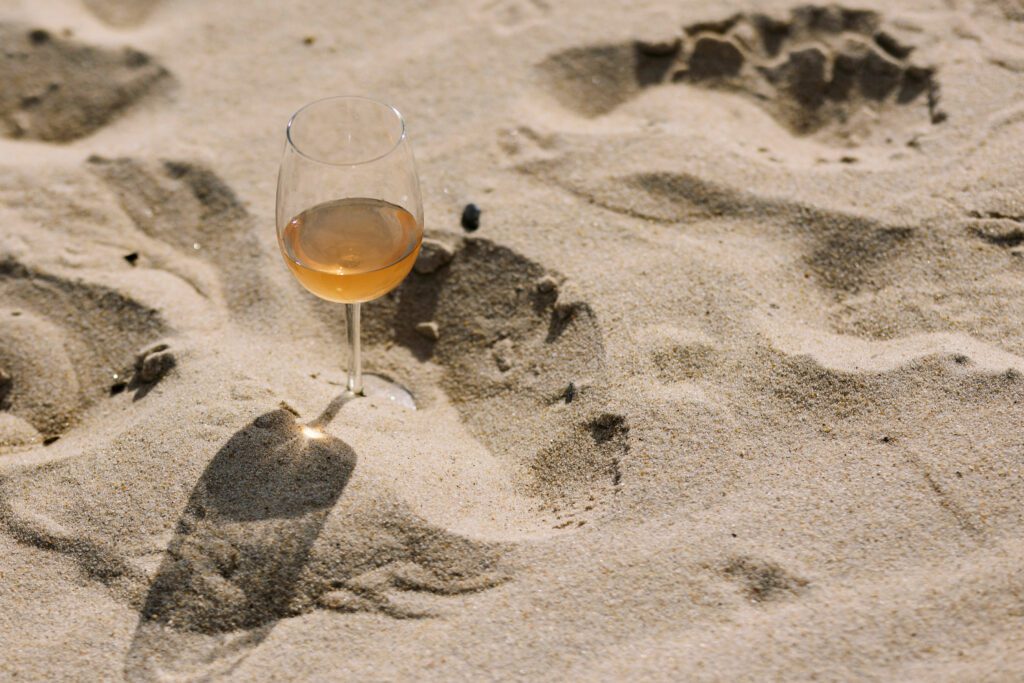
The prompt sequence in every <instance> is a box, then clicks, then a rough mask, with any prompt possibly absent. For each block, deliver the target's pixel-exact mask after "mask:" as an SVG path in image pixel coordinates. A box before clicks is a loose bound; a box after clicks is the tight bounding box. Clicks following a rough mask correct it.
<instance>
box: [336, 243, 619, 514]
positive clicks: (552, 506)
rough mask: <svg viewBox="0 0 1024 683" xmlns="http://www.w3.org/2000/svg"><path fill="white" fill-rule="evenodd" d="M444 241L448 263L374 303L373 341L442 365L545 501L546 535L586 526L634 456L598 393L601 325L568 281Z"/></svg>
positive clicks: (467, 410)
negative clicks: (549, 529) (426, 329)
mask: <svg viewBox="0 0 1024 683" xmlns="http://www.w3.org/2000/svg"><path fill="white" fill-rule="evenodd" d="M438 237H439V240H440V241H441V242H442V243H443V244H444V247H443V249H444V251H445V252H446V253H448V254H450V256H449V257H448V258H447V259H446V261H445V263H444V264H443V265H441V266H439V267H436V268H435V267H431V268H430V269H429V272H421V271H423V270H424V269H422V268H420V269H417V270H415V271H414V272H413V273H412V274H411V275H410V276H409V277H408V278H407V279H406V281H405V282H403V283H402V285H401V286H400V287H399V288H398V289H396V290H395V291H394V292H393V293H392V294H391V295H389V296H387V297H384V298H383V299H381V300H379V301H376V302H372V303H370V304H369V305H367V314H366V316H365V320H366V322H365V335H366V339H367V341H368V343H370V344H374V345H379V346H385V347H386V346H388V345H397V346H400V347H403V348H405V349H407V350H408V351H409V352H411V353H412V354H413V355H414V356H415V358H417V359H418V360H420V361H425V362H429V363H430V364H436V365H439V366H440V367H441V368H442V369H443V373H442V375H441V379H440V385H441V388H442V389H443V390H444V393H445V394H446V396H447V399H448V400H449V401H450V402H451V403H452V405H453V406H454V407H455V409H456V410H457V411H458V414H459V416H460V417H461V419H462V421H463V422H464V424H466V426H467V427H468V428H469V430H470V432H471V433H472V434H473V435H474V436H476V438H477V439H479V440H480V441H481V442H482V443H483V444H484V445H486V446H487V448H488V449H489V450H490V451H491V452H492V453H493V454H494V455H495V457H497V458H498V459H499V460H500V461H501V462H502V463H503V464H505V465H506V466H507V468H508V469H509V471H511V472H512V473H513V475H512V476H513V477H514V484H513V486H514V488H515V489H516V490H517V491H518V492H519V493H520V494H522V495H524V496H527V497H534V498H536V499H537V500H538V501H539V502H538V505H539V506H540V507H541V508H543V509H544V510H547V511H548V512H547V514H549V515H552V517H551V526H555V527H559V528H567V527H568V526H569V523H570V522H571V523H572V525H573V526H575V525H576V524H582V523H583V522H584V521H585V520H586V519H588V518H590V517H592V516H593V515H592V511H594V510H596V508H598V507H600V504H601V502H602V501H603V500H606V499H607V498H608V496H610V495H611V494H613V493H614V492H615V491H616V490H617V489H618V487H619V486H621V485H622V481H621V470H620V467H619V465H620V461H621V460H622V459H623V458H625V457H627V455H628V452H629V439H628V434H629V421H628V418H627V417H626V416H624V415H621V414H618V413H617V412H615V411H614V410H613V409H610V408H609V405H610V400H609V397H608V396H607V395H606V393H605V391H604V390H603V388H602V385H603V381H602V379H603V376H604V372H605V366H604V342H603V340H602V334H601V330H600V326H599V325H598V322H597V316H596V315H595V313H594V311H593V309H592V308H591V307H590V305H589V304H588V303H587V302H586V301H585V300H583V299H582V297H581V295H580V293H579V292H577V291H576V290H575V288H574V287H573V285H572V283H570V282H566V281H565V278H564V276H562V275H560V274H558V273H556V272H553V271H549V270H548V269H546V268H544V267H543V266H541V265H540V264H538V263H535V262H533V261H531V260H529V259H527V258H524V257H523V256H521V255H520V254H518V253H516V252H515V251H512V250H511V249H508V248H505V247H502V246H500V245H497V244H494V243H493V242H490V241H489V240H486V239H480V238H472V237H470V238H463V237H456V236H454V235H445V234H440V235H438ZM432 266H433V264H432ZM330 313H331V314H332V315H333V311H332V312H330ZM424 323H432V324H433V327H432V328H431V329H432V330H436V335H435V334H434V333H431V334H430V335H424V334H423V333H422V331H420V330H422V328H421V327H420V326H421V325H422V324H424ZM435 336H436V339H435V338H434V337H435ZM412 381H413V383H414V384H415V381H416V379H415V378H412Z"/></svg>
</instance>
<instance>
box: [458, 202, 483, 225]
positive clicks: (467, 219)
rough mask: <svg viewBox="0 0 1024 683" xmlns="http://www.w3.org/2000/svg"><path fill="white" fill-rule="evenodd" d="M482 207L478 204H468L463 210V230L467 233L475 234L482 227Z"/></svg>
mask: <svg viewBox="0 0 1024 683" xmlns="http://www.w3.org/2000/svg"><path fill="white" fill-rule="evenodd" d="M480 213H481V211H480V207H479V206H477V205H476V204H466V208H465V209H463V210H462V229H463V230H465V231H466V232H474V231H475V230H476V229H477V228H479V227H480Z"/></svg>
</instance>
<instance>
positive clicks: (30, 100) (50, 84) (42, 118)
mask: <svg viewBox="0 0 1024 683" xmlns="http://www.w3.org/2000/svg"><path fill="white" fill-rule="evenodd" d="M0 45H2V46H3V47H2V52H0V81H2V82H3V83H4V87H3V89H0V133H2V134H3V135H6V136H8V137H13V138H29V139H34V140H44V141H47V142H67V141H70V140H74V139H76V138H80V137H83V136H85V135H88V134H89V133H92V132H93V131H95V130H97V129H99V128H101V127H102V126H104V125H105V124H107V123H108V122H109V121H110V120H112V119H113V118H114V117H115V116H117V115H118V114H119V113H121V112H122V111H123V110H125V109H127V108H128V107H130V106H131V105H132V104H133V103H134V102H135V101H136V100H138V99H139V98H141V97H142V96H143V95H145V94H146V93H147V92H148V91H149V90H151V89H152V88H153V87H154V86H155V85H156V84H158V83H160V82H163V81H166V80H169V74H168V72H167V70H166V69H164V68H163V67H162V66H160V65H159V64H157V63H155V62H154V61H153V59H152V58H151V57H150V56H149V55H146V54H144V53H142V52H139V51H137V50H133V49H130V48H125V49H124V50H110V49H107V48H100V47H93V46H89V45H83V44H81V43H78V42H75V41H73V40H68V39H65V38H60V37H57V36H54V35H51V34H50V33H49V32H47V31H46V30H44V29H29V28H27V27H25V26H22V25H20V24H9V23H0Z"/></svg>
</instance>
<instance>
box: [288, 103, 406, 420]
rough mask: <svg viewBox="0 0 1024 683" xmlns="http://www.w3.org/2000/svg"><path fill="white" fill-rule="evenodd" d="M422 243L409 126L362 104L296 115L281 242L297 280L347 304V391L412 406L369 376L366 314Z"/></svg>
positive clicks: (397, 389) (318, 107)
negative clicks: (362, 337)
mask: <svg viewBox="0 0 1024 683" xmlns="http://www.w3.org/2000/svg"><path fill="white" fill-rule="evenodd" d="M422 240H423V202H422V200H421V198H420V186H419V179H418V177H417V175H416V162H415V160H414V159H413V155H412V147H411V146H410V145H409V137H408V134H407V132H406V129H405V120H404V119H403V118H402V115H401V114H400V113H399V111H398V110H397V109H395V108H394V107H392V106H390V105H387V104H384V103H383V102H378V101H376V100H372V99H369V98H365V97H329V98H327V99H323V100H317V101H316V102H312V103H310V104H307V105H306V106H304V107H303V108H302V109H299V110H298V111H297V112H295V114H293V115H292V117H291V119H289V121H288V127H287V129H286V143H285V149H284V156H283V158H282V159H281V169H280V172H279V174H278V178H277V242H278V246H280V248H281V255H282V256H283V257H284V262H285V264H286V265H287V266H288V268H289V269H290V270H291V272H292V274H293V275H294V276H295V279H296V280H298V281H299V282H300V283H301V284H302V286H303V287H305V288H306V289H308V290H309V291H310V292H312V293H313V294H315V295H316V296H318V297H320V298H321V299H326V300H327V301H335V302H338V303H342V304H345V322H346V328H347V336H348V352H349V353H348V380H347V382H346V391H347V392H348V393H349V394H351V395H355V396H360V395H365V394H366V393H367V392H368V393H370V394H372V395H382V396H385V397H387V398H390V399H392V400H394V401H396V402H398V403H401V404H404V405H408V406H413V405H414V404H413V402H412V397H411V396H410V395H409V393H408V392H407V391H406V390H405V389H403V388H402V387H401V386H400V385H398V384H396V383H393V382H390V381H388V380H386V379H385V378H383V377H379V376H376V375H367V377H366V380H367V381H366V384H365V387H364V381H363V375H362V367H361V358H360V348H359V306H360V304H361V303H363V302H364V301H371V300H373V299H376V298H377V297H380V296H383V295H384V294H387V293H388V292H389V291H391V290H392V289H394V288H395V287H397V286H398V285H399V283H401V282H402V280H403V279H405V276H406V275H408V274H409V271H410V270H411V269H412V266H413V263H415V262H416V256H417V255H418V254H419V251H420V244H421V242H422Z"/></svg>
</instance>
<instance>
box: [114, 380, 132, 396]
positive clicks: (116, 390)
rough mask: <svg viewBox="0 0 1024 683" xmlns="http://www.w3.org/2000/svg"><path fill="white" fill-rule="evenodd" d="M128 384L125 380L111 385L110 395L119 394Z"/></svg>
mask: <svg viewBox="0 0 1024 683" xmlns="http://www.w3.org/2000/svg"><path fill="white" fill-rule="evenodd" d="M127 386H128V385H127V384H125V383H124V382H118V383H117V384H113V385H111V387H110V395H111V396H117V395H118V394H120V393H121V392H122V391H124V390H125V388H126V387H127Z"/></svg>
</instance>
